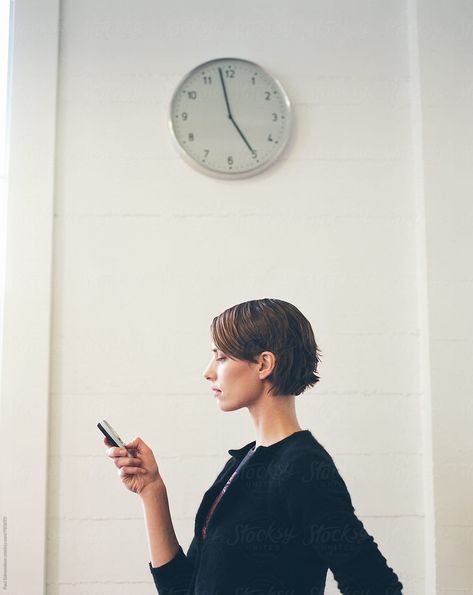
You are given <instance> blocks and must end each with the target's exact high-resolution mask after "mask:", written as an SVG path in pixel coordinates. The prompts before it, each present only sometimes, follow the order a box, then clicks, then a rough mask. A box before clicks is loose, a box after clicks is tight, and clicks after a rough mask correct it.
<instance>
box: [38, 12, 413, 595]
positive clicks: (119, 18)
mask: <svg viewBox="0 0 473 595" xmlns="http://www.w3.org/2000/svg"><path fill="white" fill-rule="evenodd" d="M225 55H231V56H239V57H243V58H247V59H250V60H254V61H256V62H258V63H260V64H262V65H263V66H265V67H266V68H268V69H269V70H270V71H271V72H272V73H273V74H274V75H276V76H277V77H278V78H279V79H280V80H281V81H282V82H283V84H284V85H285V87H286V88H287V91H288V93H289V95H290V97H291V99H292V101H293V103H294V108H295V113H296V120H297V129H296V132H295V135H294V138H293V142H292V146H291V147H290V149H289V151H288V152H287V153H286V156H285V158H284V161H283V163H281V164H280V165H279V166H278V167H275V168H274V169H271V170H268V171H267V172H266V173H264V174H262V175H260V176H258V177H256V178H251V179H247V180H244V181H233V182H227V181H221V180H215V179H212V178H209V177H207V176H203V175H201V174H199V173H196V172H195V171H194V170H192V169H191V168H189V167H188V166H187V165H186V164H185V163H183V161H182V160H181V159H180V157H179V156H178V154H177V153H176V151H175V149H174V146H173V144H172V140H171V138H170V135H169V132H168V127H167V112H168V105H169V101H170V99H171V95H172V91H173V89H174V86H175V85H177V83H178V82H179V80H180V79H181V77H182V76H183V75H184V74H185V73H186V72H187V71H188V70H190V69H191V68H193V67H194V66H196V65H197V64H199V63H201V62H203V61H205V60H207V59H210V58H214V57H221V56H225ZM59 72H60V74H59V96H58V137H57V169H56V180H57V186H56V218H55V246H56V248H55V253H54V271H55V273H54V308H53V341H52V368H51V369H52V378H51V381H52V382H51V399H52V425H51V427H52V442H51V459H50V468H51V472H52V481H51V486H50V492H49V502H50V507H49V526H50V531H51V538H50V544H49V545H50V550H49V566H48V584H49V593H50V594H51V595H56V594H61V595H78V593H85V592H87V593H88V594H91V595H92V594H96V593H97V594H98V593H100V594H101V595H103V594H104V593H106V592H107V590H110V592H113V593H115V594H116V593H130V590H131V589H132V588H133V592H134V593H137V594H139V593H145V592H148V589H149V581H150V578H151V577H150V575H149V572H148V568H147V560H148V557H147V556H148V554H147V549H146V541H145V539H144V529H143V522H142V519H141V508H140V505H139V503H138V502H137V499H136V497H134V496H133V495H131V494H128V493H125V492H124V489H123V488H122V486H121V485H120V482H119V481H118V479H117V477H116V474H115V469H114V468H113V467H111V465H110V461H108V460H106V459H105V457H104V454H103V448H102V444H101V440H100V436H99V435H98V432H97V430H96V428H95V423H96V421H97V420H98V419H100V418H102V417H104V418H106V419H109V420H110V421H111V422H112V424H113V425H114V426H116V427H117V428H118V429H119V431H120V432H122V433H123V434H125V435H126V436H127V437H130V438H131V437H133V436H135V435H137V434H139V435H141V436H142V437H143V438H144V439H145V440H147V441H149V442H150V443H151V445H152V446H153V448H154V449H155V451H156V454H157V456H158V460H159V463H160V467H161V468H162V472H163V475H164V477H165V479H166V482H167V485H168V488H169V495H170V496H169V497H170V502H171V508H172V514H173V518H174V520H175V525H176V531H177V533H178V537H179V539H180V540H181V543H182V544H183V546H184V547H186V546H187V544H188V543H189V541H190V538H191V535H192V531H193V516H194V515H195V511H196V508H197V506H198V504H199V502H200V498H201V497H202V494H203V492H204V491H205V489H207V487H208V485H209V483H210V482H211V481H212V480H213V479H214V477H215V475H216V473H217V472H218V470H219V469H220V468H221V466H222V464H223V462H224V461H225V460H226V459H227V458H228V453H227V450H228V449H229V448H231V447H235V446H241V445H243V444H244V443H246V442H248V441H250V440H251V439H252V438H253V431H252V427H251V422H250V419H249V418H248V416H247V413H246V411H241V412H238V413H234V414H233V415H223V414H221V413H219V411H218V406H216V403H215V401H214V399H213V396H212V394H211V393H210V392H209V388H208V386H207V384H208V383H206V382H205V381H204V380H203V379H202V377H201V373H202V371H203V369H204V367H205V365H206V363H207V361H208V359H209V358H210V337H209V334H208V327H209V324H210V321H211V318H212V317H213V316H214V315H216V314H218V313H219V312H220V311H222V310H223V309H224V308H225V307H228V306H230V305H232V304H234V303H237V302H239V301H243V300H246V299H252V298H255V297H264V296H275V297H280V298H282V299H287V300H289V301H291V302H293V303H295V304H296V305H297V306H298V307H300V309H301V310H302V311H303V312H304V313H305V314H306V315H307V316H308V317H309V319H310V320H311V321H312V323H313V325H314V330H315V333H316V337H317V339H318V341H319V342H320V344H321V347H322V349H324V351H325V354H326V356H325V360H324V365H323V367H322V368H321V374H322V381H321V382H320V384H319V385H318V386H317V388H316V389H314V390H313V391H311V393H309V394H305V395H303V397H302V398H300V400H299V416H300V420H301V424H302V425H303V427H306V428H310V429H311V430H312V431H313V433H314V434H315V435H316V436H317V437H318V438H319V439H320V440H321V441H322V443H323V444H324V445H326V446H327V448H329V450H330V451H331V452H332V453H333V455H334V457H335V459H336V462H337V463H338V464H339V466H340V469H341V471H342V473H343V475H344V477H345V478H346V480H347V482H348V484H349V486H350V489H351V493H352V496H353V500H354V503H355V506H356V508H357V512H358V513H359V515H360V517H361V518H362V519H363V521H364V522H365V524H366V526H367V528H368V529H369V530H370V531H371V532H372V533H373V534H374V535H375V539H376V541H377V543H378V544H379V546H380V549H381V550H382V551H383V553H384V555H385V556H386V557H387V559H388V560H389V562H390V564H391V565H392V566H393V567H394V568H395V569H396V570H397V571H398V572H399V574H400V575H401V577H402V580H403V581H404V582H405V584H406V588H408V589H409V590H412V591H413V592H418V591H419V590H421V588H422V584H423V543H422V536H423V530H424V517H423V500H422V447H421V437H420V435H419V433H418V431H417V428H418V427H419V424H420V410H419V406H420V399H421V396H422V395H421V392H420V391H419V386H418V385H419V378H418V374H417V357H418V351H419V340H420V336H419V330H418V322H417V310H416V291H415V279H416V260H415V258H414V256H415V255H414V252H415V246H416V226H415V211H414V206H413V195H412V173H411V148H410V137H409V130H410V107H409V62H408V52H407V45H406V9H405V5H404V4H403V3H400V4H398V3H386V2H384V3H379V2H363V3H357V4H356V5H355V4H351V5H350V3H343V4H334V3H333V2H318V3H310V2H301V3H299V4H298V8H297V9H294V8H289V5H288V4H287V2H272V3H270V4H269V3H259V4H255V3H252V2H243V3H239V4H238V6H237V5H235V6H234V7H233V8H232V7H231V6H226V7H225V10H222V5H221V3H219V2H211V1H207V2H204V3H199V5H198V6H197V5H195V7H193V5H191V4H190V3H186V4H181V5H177V6H176V5H174V6H173V7H171V5H170V4H167V3H159V4H156V3H153V2H141V3H138V4H134V5H133V8H132V7H131V5H130V4H129V2H123V1H119V2H116V1H115V0H114V1H113V2H102V3H99V4H97V3H96V2H91V1H90V2H80V3H78V2H73V1H68V2H63V4H62V35H61V45H60V71H59ZM190 436H192V438H190ZM176 463H180V464H179V466H178V467H177V466H176ZM189 475H190V476H191V477H192V480H191V481H189V479H188V476H189ZM373 488H374V489H373ZM406 533H408V534H409V535H410V536H411V542H410V547H409V548H408V549H406V548H405V545H404V539H403V535H405V534H406ZM125 548H126V550H127V551H128V552H129V554H128V555H127V564H117V563H116V560H119V559H121V556H122V552H123V550H124V549H125ZM84 583H85V584H84ZM130 583H133V587H131V586H130ZM331 592H335V590H334V589H333V585H332V589H331Z"/></svg>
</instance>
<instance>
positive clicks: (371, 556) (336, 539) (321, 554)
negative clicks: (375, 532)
mask: <svg viewBox="0 0 473 595" xmlns="http://www.w3.org/2000/svg"><path fill="white" fill-rule="evenodd" d="M281 489H282V492H283V496H284V500H285V506H286V507H287V512H288V515H289V518H290V519H291V522H292V523H294V526H295V527H297V528H298V529H299V531H300V534H301V535H302V539H303V544H304V546H305V547H307V551H308V555H309V556H314V557H316V558H317V559H318V560H319V561H320V560H322V561H323V562H324V563H325V564H326V566H327V567H328V568H330V570H331V571H332V573H333V575H334V577H335V580H336V581H337V584H338V588H339V590H340V592H341V593H342V594H343V595H355V594H358V593H363V595H402V588H403V585H402V583H401V582H400V581H399V578H398V576H397V575H396V573H395V572H394V571H393V569H392V568H391V567H390V566H388V564H387V561H386V558H385V557H384V556H383V555H382V554H381V552H380V551H379V549H378V546H377V544H376V542H375V541H374V539H373V537H372V536H371V535H370V534H369V533H368V532H367V531H366V529H365V528H364V526H363V523H362V522H361V521H360V519H358V517H357V516H356V515H355V509H354V507H353V506H352V502H351V498H350V495H349V493H348V490H347V487H346V485H345V482H344V481H343V479H342V477H341V476H340V473H339V472H338V470H337V468H336V466H335V463H334V462H333V459H332V458H331V457H329V456H327V457H326V456H325V455H320V456H318V455H314V456H312V455H310V456H305V457H304V458H301V459H300V460H298V461H296V462H294V463H293V464H292V465H291V466H290V472H289V473H288V474H287V476H286V478H285V480H284V481H283V482H282V484H281Z"/></svg>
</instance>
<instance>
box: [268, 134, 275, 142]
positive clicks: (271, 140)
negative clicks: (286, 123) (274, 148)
mask: <svg viewBox="0 0 473 595" xmlns="http://www.w3.org/2000/svg"><path fill="white" fill-rule="evenodd" d="M268 141H269V142H270V143H272V142H274V139H273V137H272V136H271V132H270V133H269V135H268Z"/></svg>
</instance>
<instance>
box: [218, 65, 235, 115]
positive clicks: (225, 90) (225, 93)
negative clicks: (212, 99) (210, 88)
mask: <svg viewBox="0 0 473 595" xmlns="http://www.w3.org/2000/svg"><path fill="white" fill-rule="evenodd" d="M218 72H219V74H220V82H221V83H222V88H223V95H224V96H225V103H226V104H227V113H228V117H229V118H230V120H232V119H233V118H232V113H231V111H230V104H229V103H228V97H227V89H226V88H225V83H224V82H223V73H222V69H221V68H220V67H219V69H218Z"/></svg>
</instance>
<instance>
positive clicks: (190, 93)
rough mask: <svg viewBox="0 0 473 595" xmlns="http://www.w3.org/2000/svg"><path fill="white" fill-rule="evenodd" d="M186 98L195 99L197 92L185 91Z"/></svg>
mask: <svg viewBox="0 0 473 595" xmlns="http://www.w3.org/2000/svg"><path fill="white" fill-rule="evenodd" d="M187 97H189V99H197V92H196V91H187Z"/></svg>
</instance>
